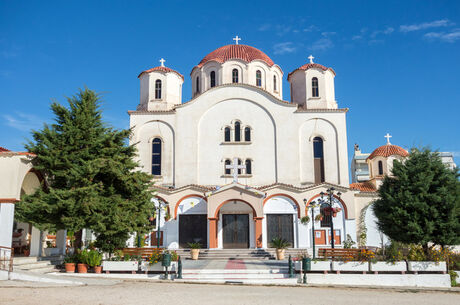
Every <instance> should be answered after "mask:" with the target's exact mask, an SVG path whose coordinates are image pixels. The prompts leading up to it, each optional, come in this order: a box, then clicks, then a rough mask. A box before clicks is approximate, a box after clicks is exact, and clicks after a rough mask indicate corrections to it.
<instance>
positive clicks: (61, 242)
mask: <svg viewBox="0 0 460 305" xmlns="http://www.w3.org/2000/svg"><path fill="white" fill-rule="evenodd" d="M66 242H67V230H59V231H57V232H56V248H58V249H59V255H65V252H66Z"/></svg>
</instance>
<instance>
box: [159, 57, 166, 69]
mask: <svg viewBox="0 0 460 305" xmlns="http://www.w3.org/2000/svg"><path fill="white" fill-rule="evenodd" d="M159 61H160V63H161V66H162V67H164V66H165V61H166V60H164V59H163V58H162V59H160V60H159Z"/></svg>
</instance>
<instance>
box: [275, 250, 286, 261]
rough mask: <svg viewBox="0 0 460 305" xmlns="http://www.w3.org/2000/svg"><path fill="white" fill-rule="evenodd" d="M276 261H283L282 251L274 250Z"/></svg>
mask: <svg viewBox="0 0 460 305" xmlns="http://www.w3.org/2000/svg"><path fill="white" fill-rule="evenodd" d="M276 259H277V260H279V261H280V260H283V259H284V249H276Z"/></svg>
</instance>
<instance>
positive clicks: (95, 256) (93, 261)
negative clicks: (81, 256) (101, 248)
mask: <svg viewBox="0 0 460 305" xmlns="http://www.w3.org/2000/svg"><path fill="white" fill-rule="evenodd" d="M86 261H87V264H88V266H90V267H92V268H94V267H96V266H100V265H101V262H102V254H101V253H99V252H98V251H96V250H90V251H88V254H87V257H86Z"/></svg>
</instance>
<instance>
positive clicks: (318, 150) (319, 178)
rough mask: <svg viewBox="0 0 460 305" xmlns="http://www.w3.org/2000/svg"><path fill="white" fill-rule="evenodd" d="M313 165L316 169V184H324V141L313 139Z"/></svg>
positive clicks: (318, 138) (317, 138)
mask: <svg viewBox="0 0 460 305" xmlns="http://www.w3.org/2000/svg"><path fill="white" fill-rule="evenodd" d="M313 158H314V160H313V163H314V169H315V183H321V182H324V181H325V179H324V151H323V139H321V138H320V137H315V138H314V139H313Z"/></svg>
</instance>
